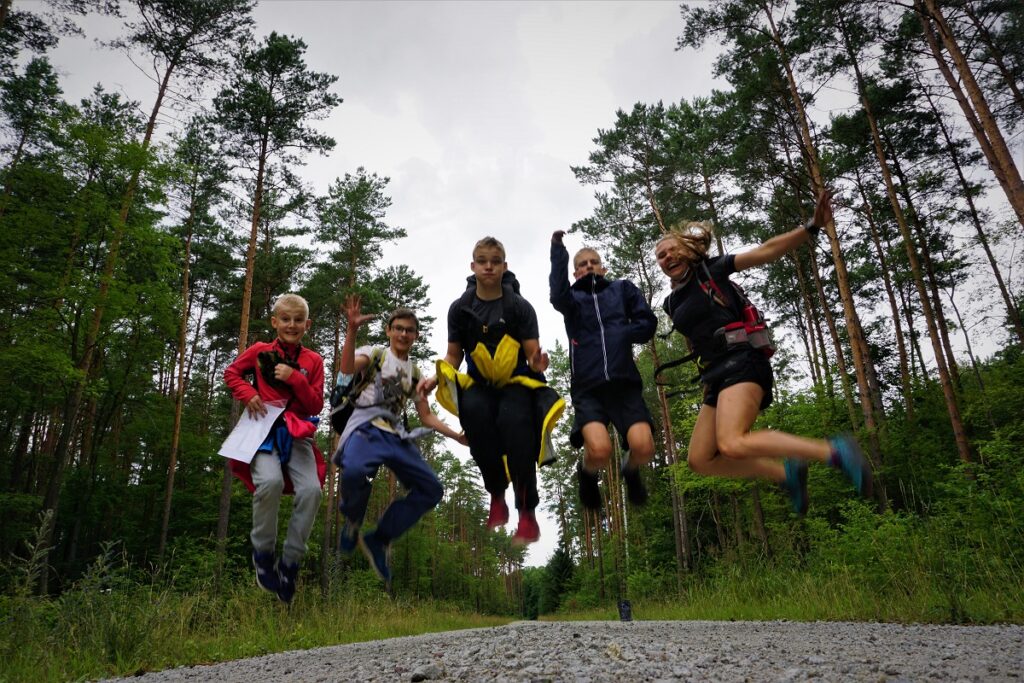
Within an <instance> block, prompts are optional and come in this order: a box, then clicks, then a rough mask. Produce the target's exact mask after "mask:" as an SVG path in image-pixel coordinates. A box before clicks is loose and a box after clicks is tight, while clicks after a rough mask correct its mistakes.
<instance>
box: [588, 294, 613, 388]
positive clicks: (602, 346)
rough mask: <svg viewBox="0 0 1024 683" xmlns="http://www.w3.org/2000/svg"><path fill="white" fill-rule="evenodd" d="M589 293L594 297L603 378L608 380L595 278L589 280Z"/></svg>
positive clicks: (602, 326) (602, 323) (605, 349)
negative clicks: (599, 332) (599, 331)
mask: <svg viewBox="0 0 1024 683" xmlns="http://www.w3.org/2000/svg"><path fill="white" fill-rule="evenodd" d="M590 295H591V296H592V297H594V312H595V313H596V314H597V326H598V328H599V329H600V330H601V359H602V360H603V361H604V379H605V381H607V382H610V381H611V379H612V378H611V377H610V376H609V375H608V349H607V347H606V345H605V339H604V320H602V319H601V307H600V306H598V305H597V278H593V279H592V280H591V283H590Z"/></svg>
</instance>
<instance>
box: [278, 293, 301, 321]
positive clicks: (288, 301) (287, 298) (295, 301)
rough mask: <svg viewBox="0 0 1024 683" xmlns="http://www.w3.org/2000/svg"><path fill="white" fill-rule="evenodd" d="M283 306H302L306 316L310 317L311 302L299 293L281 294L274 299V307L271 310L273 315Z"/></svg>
mask: <svg viewBox="0 0 1024 683" xmlns="http://www.w3.org/2000/svg"><path fill="white" fill-rule="evenodd" d="M282 308H301V309H302V312H303V313H304V314H305V315H306V317H307V318H308V317H309V304H308V303H306V300H305V299H303V298H302V297H301V296H299V295H298V294H293V293H291V292H289V293H287V294H281V295H280V296H278V297H277V298H276V299H274V308H273V310H272V311H271V315H277V312H278V311H279V310H280V309H282Z"/></svg>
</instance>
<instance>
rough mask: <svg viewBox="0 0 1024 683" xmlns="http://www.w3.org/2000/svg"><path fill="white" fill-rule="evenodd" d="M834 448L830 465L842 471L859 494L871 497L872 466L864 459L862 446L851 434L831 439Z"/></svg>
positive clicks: (830, 442)
mask: <svg viewBox="0 0 1024 683" xmlns="http://www.w3.org/2000/svg"><path fill="white" fill-rule="evenodd" d="M829 444H830V445H831V446H832V457H831V459H830V461H829V462H830V463H831V464H832V466H833V467H835V468H838V469H841V470H842V471H843V474H845V475H846V478H847V479H849V480H850V483H852V484H853V488H855V489H857V493H859V494H860V495H862V496H863V497H865V498H870V497H871V491H872V478H871V466H870V465H869V464H868V461H867V460H866V459H865V458H864V454H863V453H862V452H861V450H860V446H859V445H858V444H857V442H856V441H855V440H854V438H853V437H852V436H851V435H849V434H840V435H839V436H835V437H832V438H831V439H829Z"/></svg>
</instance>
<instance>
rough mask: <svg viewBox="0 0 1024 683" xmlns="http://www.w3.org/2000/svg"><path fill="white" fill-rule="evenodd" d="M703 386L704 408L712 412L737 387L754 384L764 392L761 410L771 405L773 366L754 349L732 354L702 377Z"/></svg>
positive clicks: (703, 373) (773, 381)
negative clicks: (728, 390) (725, 391)
mask: <svg viewBox="0 0 1024 683" xmlns="http://www.w3.org/2000/svg"><path fill="white" fill-rule="evenodd" d="M700 377H701V381H702V382H703V383H704V405H706V406H711V407H712V408H714V407H716V406H717V405H718V394H719V393H720V392H721V391H722V389H726V388H728V387H731V386H732V385H734V384H741V383H743V382H753V383H755V384H758V385H760V386H761V388H762V389H764V397H763V398H762V399H761V410H764V409H765V408H767V407H768V406H770V405H771V404H772V387H774V386H775V380H774V376H773V375H772V365H771V363H769V362H768V359H767V358H765V357H764V355H762V354H761V352H760V351H755V350H753V349H750V350H743V351H737V352H735V353H731V354H729V355H728V356H726V357H725V358H723V359H722V360H720V361H718V362H717V363H714V364H713V365H712V366H711V367H709V368H708V369H707V370H705V371H704V372H702V373H701V375H700Z"/></svg>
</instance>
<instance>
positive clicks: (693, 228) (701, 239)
mask: <svg viewBox="0 0 1024 683" xmlns="http://www.w3.org/2000/svg"><path fill="white" fill-rule="evenodd" d="M714 235H715V230H714V226H713V225H712V224H711V222H710V221H680V222H679V223H676V224H674V225H673V226H672V227H671V228H669V231H668V232H666V233H665V234H664V235H663V236H662V238H661V239H660V240H658V242H657V243H656V244H655V247H657V245H658V244H661V243H662V242H664V241H665V240H669V239H673V240H675V241H676V242H678V243H679V244H680V246H682V247H683V248H684V249H686V250H688V251H690V252H692V253H694V254H696V255H697V259H698V260H700V259H703V258H706V257H707V255H708V250H709V249H710V248H711V240H712V239H713V238H714Z"/></svg>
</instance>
